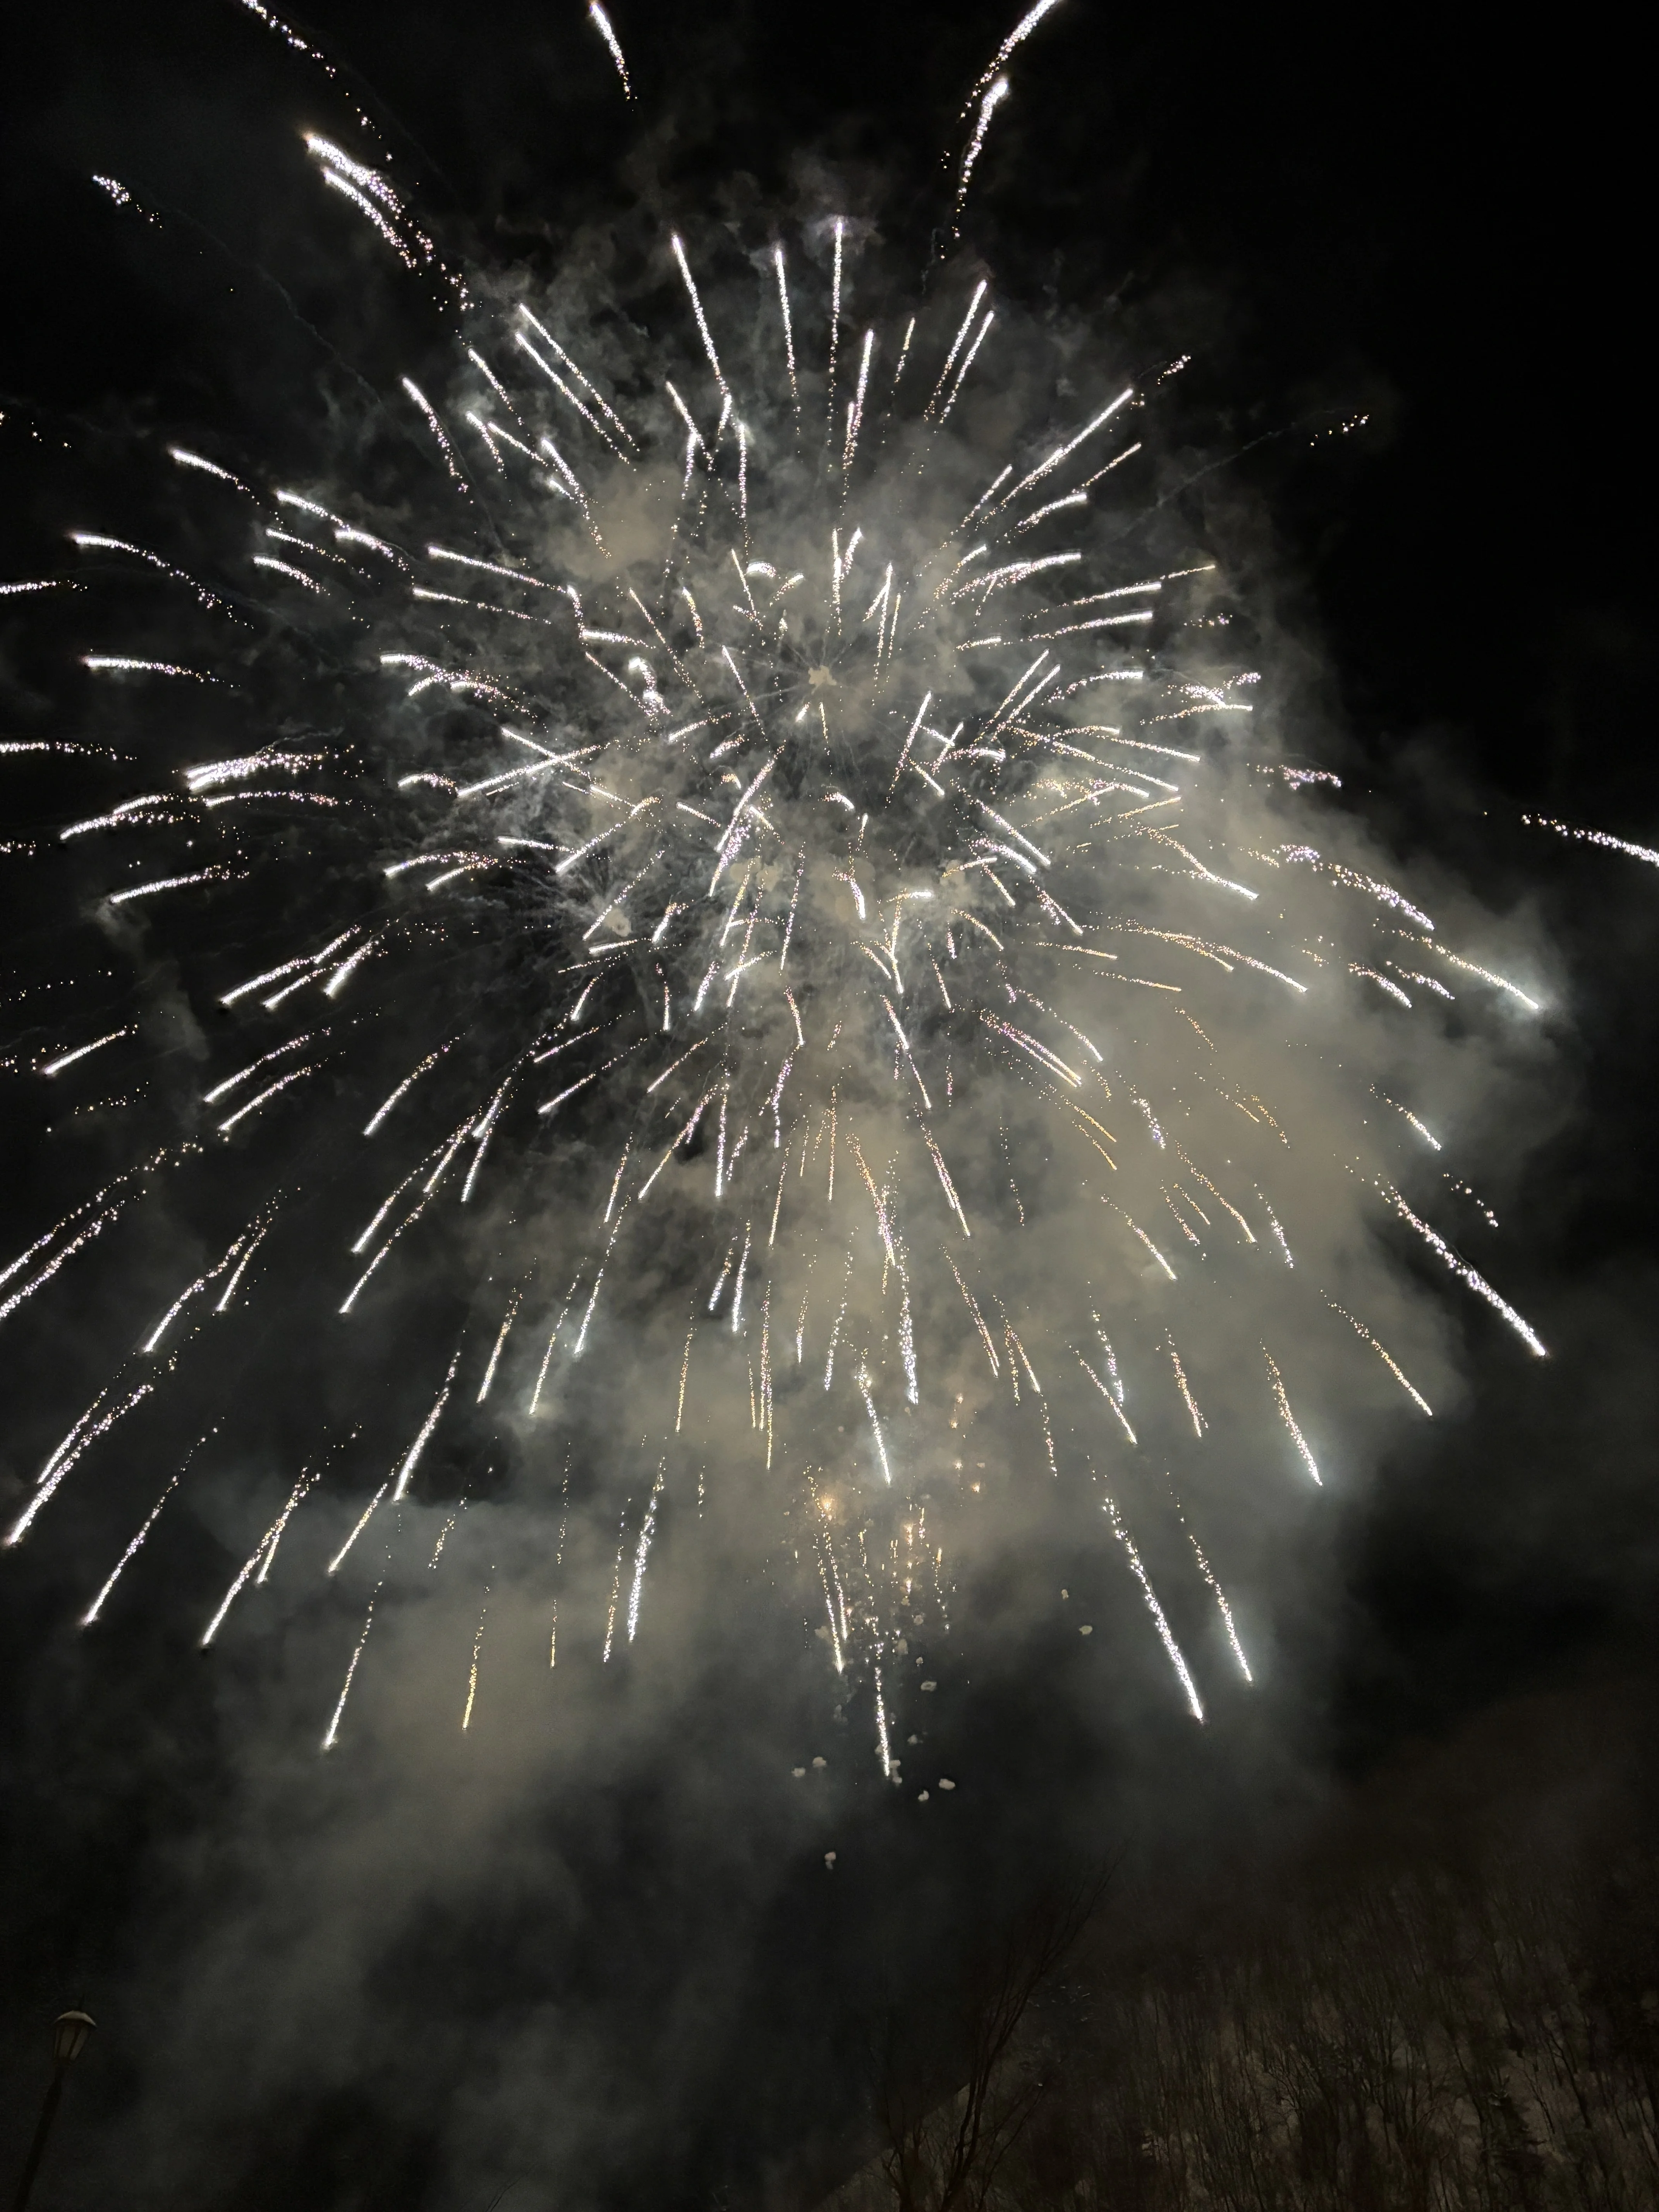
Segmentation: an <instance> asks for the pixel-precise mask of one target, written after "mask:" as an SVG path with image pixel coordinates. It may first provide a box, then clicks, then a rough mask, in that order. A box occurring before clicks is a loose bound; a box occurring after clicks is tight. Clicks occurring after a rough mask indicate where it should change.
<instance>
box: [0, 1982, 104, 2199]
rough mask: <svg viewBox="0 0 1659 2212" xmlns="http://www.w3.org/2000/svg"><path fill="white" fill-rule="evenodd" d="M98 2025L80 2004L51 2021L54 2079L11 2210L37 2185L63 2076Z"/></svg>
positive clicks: (61, 2088)
mask: <svg viewBox="0 0 1659 2212" xmlns="http://www.w3.org/2000/svg"><path fill="white" fill-rule="evenodd" d="M97 2025H98V2023H97V2021H95V2020H94V2018H93V2016H92V2015H91V2014H90V2013H88V2012H82V2010H81V2009H80V2008H79V2007H78V2006H76V2007H72V2008H70V2010H69V2011H68V2012H60V2013H59V2014H58V2017H57V2019H56V2020H55V2021H53V2022H52V2081H51V2085H50V2087H48V2088H47V2090H46V2102H45V2103H44V2104H43V2105H42V2106H41V2107H40V2119H39V2121H38V2122H37V2123H36V2124H35V2130H34V2141H33V2142H32V2143H31V2144H30V2145H29V2154H28V2158H27V2162H26V2163H25V2165H24V2167H23V2178H22V2179H21V2181H20V2182H19V2183H18V2185H17V2194H16V2196H15V2197H14V2198H13V2199H12V2212H23V2208H24V2207H25V2205H27V2203H28V2201H29V2191H31V2190H32V2189H33V2186H34V2177H35V2175H36V2174H37V2173H38V2172H40V2161H41V2160H42V2159H43V2158H44V2157H45V2156H46V2138H47V2137H48V2136H50V2135H51V2133H52V2121H53V2120H54V2119H55V2118H57V2115H58V2100H59V2099H60V2098H61V2097H62V2096H63V2093H64V2075H65V2074H67V2073H68V2072H69V2069H70V2067H71V2066H72V2065H73V2064H74V2063H75V2061H76V2059H77V2058H78V2057H80V2056H81V2053H82V2051H84V2050H85V2048H86V2042H87V2038H88V2036H89V2035H90V2034H91V2033H92V2031H93V2029H94V2027H97Z"/></svg>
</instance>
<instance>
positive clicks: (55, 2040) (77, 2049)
mask: <svg viewBox="0 0 1659 2212" xmlns="http://www.w3.org/2000/svg"><path fill="white" fill-rule="evenodd" d="M97 2025H98V2023H97V2021H95V2020H94V2018H93V2016H92V2015H91V2014H90V2013H89V2012H82V2011H81V2009H80V2008H79V2007H78V2006H77V2007H75V2008H71V2009H70V2011H68V2012H60V2013H59V2014H58V2017H57V2019H56V2020H55V2021H53V2022H52V2059H53V2063H55V2064H57V2065H58V2066H68V2065H70V2063H72V2062H73V2061H74V2060H76V2059H77V2058H78V2057H80V2056H81V2053H82V2051H84V2050H85V2048H86V2043H87V2038H88V2036H89V2035H90V2034H91V2033H92V2031H93V2029H94V2027H97Z"/></svg>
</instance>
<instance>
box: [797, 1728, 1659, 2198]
mask: <svg viewBox="0 0 1659 2212" xmlns="http://www.w3.org/2000/svg"><path fill="white" fill-rule="evenodd" d="M1643 1702H1644V1701H1643V1700H1640V1699H1634V1698H1632V1697H1631V1696H1629V1695H1627V1694H1626V1693H1625V1692H1598V1693H1595V1694H1590V1695H1588V1696H1585V1697H1579V1698H1575V1699H1571V1700H1566V1701H1561V1702H1550V1703H1545V1702H1539V1703H1536V1704H1532V1705H1528V1706H1526V1707H1525V1708H1512V1709H1510V1711H1509V1712H1507V1713H1506V1714H1504V1715H1502V1716H1498V1717H1492V1718H1490V1719H1489V1720H1488V1721H1487V1722H1486V1723H1484V1724H1483V1725H1482V1726H1481V1727H1480V1729H1477V1730H1475V1731H1474V1732H1473V1733H1472V1734H1471V1735H1468V1737H1466V1738H1464V1739H1462V1740H1460V1741H1457V1742H1456V1743H1455V1744H1453V1745H1450V1746H1449V1747H1442V1748H1441V1749H1439V1750H1438V1751H1437V1752H1436V1753H1432V1754H1431V1755H1428V1756H1425V1757H1422V1758H1419V1759H1416V1760H1414V1761H1412V1762H1409V1763H1407V1764H1406V1765H1396V1766H1395V1767H1394V1768H1393V1769H1391V1770H1390V1771H1389V1772H1387V1773H1385V1774H1383V1775H1380V1776H1378V1777H1376V1778H1373V1779H1372V1780H1371V1781H1370V1782H1369V1783H1368V1784H1366V1785H1364V1788H1363V1789H1361V1790H1358V1792H1356V1793H1355V1795H1354V1796H1353V1797H1352V1799H1350V1800H1349V1801H1348V1802H1346V1804H1345V1805H1343V1806H1341V1807H1340V1808H1338V1809H1337V1810H1336V1811H1335V1812H1334V1814H1333V1815H1332V1816H1331V1818H1330V1819H1329V1820H1328V1822H1327V1823H1326V1825H1325V1826H1324V1828H1323V1830H1322V1832H1321V1833H1320V1834H1319V1836H1318V1837H1317V1838H1316V1839H1315V1840H1314V1841H1313V1843H1312V1844H1310V1845H1309V1846H1306V1847H1304V1850H1302V1852H1301V1853H1300V1854H1299V1855H1298V1856H1297V1857H1295V1858H1294V1860H1293V1861H1292V1862H1291V1863H1284V1862H1282V1861H1281V1862H1279V1863H1275V1864H1273V1865H1271V1866H1267V1865H1264V1864H1261V1863H1255V1864H1254V1865H1252V1866H1249V1867H1236V1868H1231V1869H1229V1870H1228V1872H1227V1875H1226V1876H1225V1879H1223V1880H1221V1881H1218V1882H1217V1884H1216V1885H1215V1886H1214V1887H1213V1889H1212V1893H1211V1894H1210V1895H1209V1896H1208V1898H1207V1899H1206V1900H1205V1901H1204V1902H1203V1904H1202V1905H1200V1907H1199V1909H1198V1910H1197V1911H1196V1912H1194V1911H1192V1909H1191V1906H1190V1901H1188V1905H1187V1906H1186V1907H1185V1908H1183V1909H1182V1910H1180V1911H1176V1910H1174V1909H1173V1908H1171V1907H1170V1905H1167V1904H1166V1905H1164V1907H1163V1908H1162V1909H1161V1910H1160V1909H1158V1908H1156V1907H1155V1906H1154V1905H1152V1903H1151V1902H1150V1901H1148V1900H1146V1899H1137V1898H1136V1897H1135V1896H1134V1895H1133V1894H1132V1893H1130V1891H1129V1890H1128V1888H1127V1886H1126V1885H1124V1884H1122V1883H1120V1882H1109V1883H1108V1884H1107V1886H1106V1888H1105V1891H1104V1893H1103V1896H1102V1897H1101V1898H1100V1899H1099V1901H1098V1902H1097V1903H1096V1904H1095V1905H1094V1906H1093V1910H1092V1911H1091V1912H1089V1913H1088V1914H1087V1916H1086V1920H1085V1915H1084V1914H1083V1913H1082V1912H1081V1911H1079V1899H1083V1898H1084V1897H1085V1892H1083V1891H1078V1892H1073V1893H1069V1894H1068V1895H1067V1896H1066V1897H1063V1898H1060V1899H1057V1900H1050V1901H1049V1902H1048V1903H1046V1904H1042V1905H1039V1906H1038V1907H1037V1908H1036V1911H1033V1912H1030V1913H1028V1914H1027V1915H1026V1916H1025V1917H1024V1918H1023V1919H1022V1920H1021V1921H1020V1922H1019V1923H1018V1925H1017V1927H1016V1928H1015V1929H1013V1930H1012V1933H1011V1934H1008V1935H1006V1936H1004V1938H1003V1939H1002V1941H1001V1943H1000V1948H995V1949H994V1950H991V1951H989V1952H987V1954H986V1955H985V1956H984V1958H983V1959H982V1960H981V1961H980V1962H979V1963H978V1965H977V1966H975V1968H974V1969H972V1970H971V1971H970V1972H969V1975H968V1978H967V1982H966V1984H965V1988H964V1990H963V1995H962V1996H961V1998H960V2001H959V2004H958V2008H957V2015H956V2018H955V2021H954V2023H953V2028H952V2031H951V2033H950V2034H949V2035H948V2036H947V2038H946V2042H947V2043H948V2045H949V2048H950V2051H951V2057H950V2058H949V2060H943V2059H942V2051H940V2050H936V2051H934V2052H933V2056H932V2065H931V2069H930V2068H929V2067H928V2066H927V2065H925V2064H919V2063H917V2058H916V2055H915V2052H914V2051H912V2052H911V2054H910V2056H909V2057H908V2060H907V2062H906V2063H899V2061H898V2060H897V2059H896V2058H895V2057H893V2055H892V2053H891V2051H890V2050H889V2051H888V2052H887V2053H886V2055H885V2056H884V2058H883V2060H882V2063H881V2064H880V2065H878V2068H877V2069H876V2079H875V2096H874V2100H873V2103H874V2115H873V2118H874V2126H875V2130H876V2137H877V2140H878V2142H879V2143H880V2146H881V2148H880V2152H879V2154H878V2157H877V2158H876V2159H874V2160H872V2162H871V2163H870V2164H869V2165H867V2166H866V2167H865V2168H864V2169H863V2170H862V2171H861V2172H860V2173H859V2174H858V2175H857V2176H855V2177H854V2179H852V2180H851V2181H850V2182H849V2183H848V2185H846V2186H845V2187H844V2188H843V2189H842V2191H840V2192H838V2194H837V2195H836V2197H834V2198H832V2199H831V2200H830V2201H829V2205H828V2206H826V2207H825V2208H824V2212H876V2209H877V2208H878V2207H879V2208H887V2207H892V2208H895V2212H1039V2208H1041V2209H1042V2212H1049V2208H1053V2212H1062V2208H1063V2212H1073V2208H1079V2209H1080V2208H1085V2207H1101V2208H1108V2209H1109V2212H1120V2208H1121V2212H1200V2208H1201V2212H1211V2208H1215V2212H1531V2208H1538V2212H1556V2208H1562V2212H1565V2208H1572V2212H1579V2208H1583V2212H1644V2208H1649V2207H1651V2206H1653V2205H1654V2204H1656V2203H1659V1790H1656V1788H1655V1784H1654V1783H1653V1781H1652V1779H1651V1775H1652V1764H1653V1763H1652V1760H1651V1758H1650V1724H1649V1723H1647V1722H1646V1720H1645V1718H1644V1717H1640V1708H1641V1705H1642V1704H1643ZM942 2072H943V2073H945V2074H948V2075H949V2077H950V2078H951V2079H952V2080H954V2081H955V2082H956V2084H957V2087H956V2089H955V2093H954V2094H951V2093H948V2091H947V2092H946V2093H943V2094H941V2090H942V2089H943V2088H944V2081H943V2080H942V2078H941V2075H942ZM930 2073H931V2081H930ZM923 2083H927V2084H928V2085H929V2086H928V2087H918V2086H917V2085H919V2084H923Z"/></svg>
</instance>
